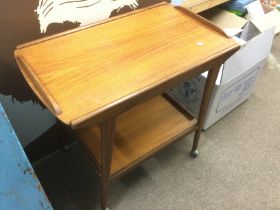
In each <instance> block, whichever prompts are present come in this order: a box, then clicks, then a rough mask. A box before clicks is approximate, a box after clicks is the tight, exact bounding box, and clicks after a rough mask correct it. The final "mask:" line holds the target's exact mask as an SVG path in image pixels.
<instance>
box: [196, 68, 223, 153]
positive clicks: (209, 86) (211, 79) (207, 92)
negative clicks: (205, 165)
mask: <svg viewBox="0 0 280 210" xmlns="http://www.w3.org/2000/svg"><path fill="white" fill-rule="evenodd" d="M219 70H220V66H215V67H213V69H210V70H209V71H208V76H207V80H206V83H205V86H204V92H203V97H202V101H201V104H200V111H199V116H198V128H197V130H196V131H195V135H194V141H193V146H192V151H195V150H196V149H197V146H198V142H199V138H200V134H201V131H202V126H203V123H204V119H205V116H206V114H207V110H208V105H209V102H210V99H211V95H212V90H213V88H214V86H215V81H216V79H217V76H218V74H219Z"/></svg>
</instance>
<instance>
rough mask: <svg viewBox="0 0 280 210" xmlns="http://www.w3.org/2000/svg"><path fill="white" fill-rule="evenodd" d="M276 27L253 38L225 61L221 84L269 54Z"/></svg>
mask: <svg viewBox="0 0 280 210" xmlns="http://www.w3.org/2000/svg"><path fill="white" fill-rule="evenodd" d="M274 28H275V27H273V28H270V29H268V30H266V31H264V32H263V33H261V34H259V35H257V36H256V37H254V38H253V39H251V40H250V41H249V42H247V44H246V45H245V47H242V48H241V49H240V50H238V51H237V52H236V53H235V54H233V55H232V56H231V57H230V58H229V59H228V60H227V61H226V62H225V63H224V70H223V76H222V82H221V84H225V83H226V82H228V81H230V80H232V79H233V78H234V77H236V76H238V75H239V74H241V73H242V72H243V71H244V70H246V69H248V68H249V67H250V66H251V65H254V64H255V63H256V62H258V61H260V60H263V59H265V58H266V57H267V56H268V54H269V52H270V50H271V46H272V41H273V37H274Z"/></svg>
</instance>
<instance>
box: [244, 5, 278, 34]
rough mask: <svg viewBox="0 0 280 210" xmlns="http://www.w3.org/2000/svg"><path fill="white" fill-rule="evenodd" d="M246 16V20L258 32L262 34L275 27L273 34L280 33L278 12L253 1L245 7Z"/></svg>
mask: <svg viewBox="0 0 280 210" xmlns="http://www.w3.org/2000/svg"><path fill="white" fill-rule="evenodd" d="M246 8H247V10H248V14H247V16H246V18H247V19H248V20H250V21H251V23H252V24H253V25H254V26H255V27H256V28H257V29H258V30H259V31H260V32H263V31H265V30H267V29H269V28H271V27H273V26H275V32H274V33H275V34H277V33H279V32H280V12H279V11H278V10H277V9H273V8H271V7H268V6H266V5H262V4H261V3H260V1H254V2H252V3H250V4H248V5H247V6H246Z"/></svg>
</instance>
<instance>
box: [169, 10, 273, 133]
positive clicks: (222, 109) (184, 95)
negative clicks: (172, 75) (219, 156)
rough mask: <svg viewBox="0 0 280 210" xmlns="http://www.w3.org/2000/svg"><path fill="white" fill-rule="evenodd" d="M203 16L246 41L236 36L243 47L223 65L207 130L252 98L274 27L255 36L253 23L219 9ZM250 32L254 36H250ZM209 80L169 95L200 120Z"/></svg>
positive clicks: (202, 77)
mask: <svg viewBox="0 0 280 210" xmlns="http://www.w3.org/2000/svg"><path fill="white" fill-rule="evenodd" d="M203 15H204V16H206V17H207V19H209V20H211V21H212V22H214V23H215V24H216V25H217V26H219V27H220V28H222V29H223V30H224V31H225V32H226V33H227V34H228V35H229V36H233V35H234V34H237V33H239V36H240V37H245V38H246V40H242V39H240V38H238V37H237V36H235V39H237V40H239V42H240V43H241V44H242V46H241V48H240V49H239V50H238V51H237V52H236V53H235V54H233V55H232V56H231V57H230V58H229V59H228V60H227V61H226V62H225V63H224V64H223V65H222V66H221V69H220V72H219V75H218V78H217V80H216V85H215V88H214V91H213V95H212V97H211V100H210V104H209V107H208V111H207V115H206V118H205V123H204V125H203V129H204V130H206V129H207V128H209V127H210V126H211V125H213V124H214V123H215V122H216V121H218V120H219V119H221V118H222V117H223V116H225V115H226V114H228V113H229V112H231V111H232V110H233V109H235V108H236V107H237V106H239V105H240V104H241V103H242V102H244V101H245V100H246V99H248V98H249V96H250V94H251V92H252V90H253V86H254V83H255V80H256V78H257V75H258V73H259V72H260V71H261V69H262V68H263V65H264V62H265V59H266V57H267V56H268V54H269V52H270V49H271V46H272V41H273V36H274V28H269V29H267V30H265V31H264V32H260V31H258V30H255V31H254V33H251V32H252V31H250V29H251V28H249V27H250V25H252V23H248V21H246V20H244V19H242V18H240V17H238V16H236V15H234V14H231V13H229V12H227V11H225V10H221V9H217V8H215V9H214V10H212V11H208V12H207V13H204V14H203ZM253 29H255V28H254V27H253ZM248 33H251V34H253V35H250V37H249V36H248ZM206 78H207V72H205V73H203V74H201V75H200V76H197V77H195V78H193V79H191V80H189V81H186V82H184V83H183V84H181V85H178V86H176V87H174V88H173V89H171V90H169V91H168V94H169V95H170V96H172V97H173V98H175V99H176V100H177V101H178V102H179V103H181V104H182V105H183V106H184V107H185V108H186V109H188V110H189V111H190V113H191V114H193V115H194V116H196V117H197V114H198V111H199V107H200V102H201V98H202V93H203V88H204V84H205V82H206Z"/></svg>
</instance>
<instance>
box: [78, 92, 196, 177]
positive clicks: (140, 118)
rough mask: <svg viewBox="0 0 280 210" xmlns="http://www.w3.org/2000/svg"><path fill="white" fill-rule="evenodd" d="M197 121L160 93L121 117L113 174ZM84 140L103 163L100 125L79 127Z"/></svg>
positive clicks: (95, 159)
mask: <svg viewBox="0 0 280 210" xmlns="http://www.w3.org/2000/svg"><path fill="white" fill-rule="evenodd" d="M196 123H197V121H196V120H195V119H194V118H193V117H191V116H190V115H187V114H186V115H185V116H184V115H182V113H181V112H180V111H178V110H177V109H176V108H175V107H174V106H173V105H172V104H171V103H170V102H169V101H167V100H166V99H165V98H164V97H162V96H157V97H155V98H153V99H151V100H149V101H147V102H145V103H142V104H140V105H138V106H136V107H135V108H132V109H131V110H129V111H127V112H125V113H124V114H122V115H120V116H119V117H118V118H117V123H116V139H115V144H114V148H113V158H112V159H113V161H112V165H111V176H112V178H113V177H114V176H116V175H117V174H120V173H122V172H123V171H124V169H126V168H127V167H130V166H131V165H134V164H135V163H136V162H139V161H142V160H143V159H145V158H146V157H148V156H150V154H152V153H154V152H156V151H158V150H160V149H161V148H162V147H164V146H165V145H167V144H169V143H171V142H172V141H174V140H175V139H178V138H179V137H181V136H183V135H184V134H185V133H188V132H189V131H193V130H194V129H195V125H196ZM76 132H77V134H78V136H79V137H80V142H81V145H82V146H83V147H85V148H86V150H87V151H88V153H89V155H90V157H91V158H93V159H94V161H96V162H97V163H98V165H99V166H100V152H101V151H100V149H99V148H100V144H101V142H102V141H100V130H99V128H98V127H97V126H91V127H84V128H80V129H77V130H76Z"/></svg>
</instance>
